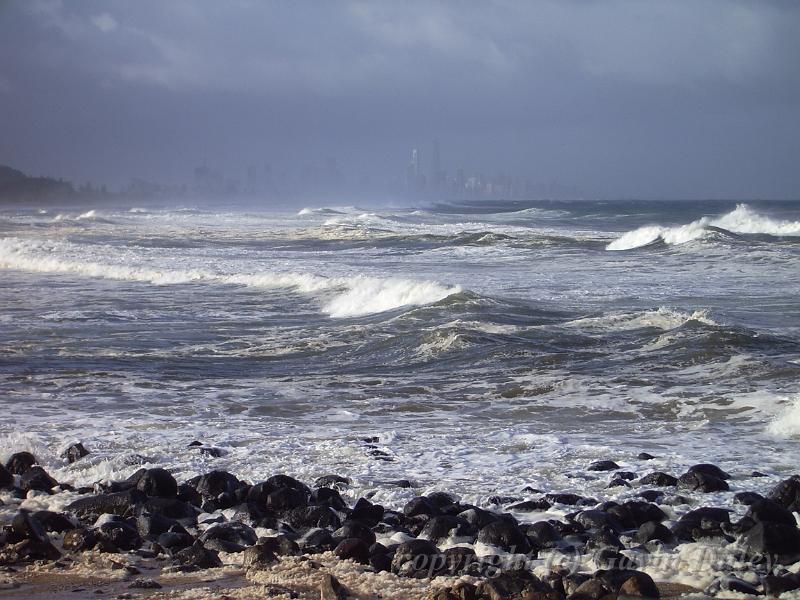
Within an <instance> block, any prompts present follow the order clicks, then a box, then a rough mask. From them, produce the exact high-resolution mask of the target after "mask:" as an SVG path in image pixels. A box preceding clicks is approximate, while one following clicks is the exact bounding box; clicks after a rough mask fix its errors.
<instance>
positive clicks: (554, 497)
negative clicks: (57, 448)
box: [0, 444, 800, 600]
mask: <svg viewBox="0 0 800 600" xmlns="http://www.w3.org/2000/svg"><path fill="white" fill-rule="evenodd" d="M87 454H88V452H87V450H86V449H85V448H84V447H83V446H82V445H80V444H75V445H73V446H71V447H70V448H68V449H67V450H66V451H65V452H64V454H63V460H64V461H67V462H69V463H72V462H75V461H79V460H82V459H84V457H85V456H86V455H87ZM652 458H653V457H652V456H650V455H648V454H644V453H642V454H640V455H639V456H638V457H636V460H637V461H638V464H639V465H641V471H640V472H634V471H630V470H623V469H621V468H620V467H619V465H617V464H616V463H615V462H613V461H611V460H603V461H597V462H594V463H592V464H589V465H583V466H582V468H583V469H585V471H586V472H588V473H607V474H608V476H609V489H614V488H621V489H625V490H632V491H635V492H636V493H635V496H633V497H628V498H627V499H624V500H622V499H620V500H619V501H615V500H602V499H597V498H589V497H584V496H581V495H579V494H575V493H568V492H564V491H563V490H548V489H534V488H531V487H526V488H525V489H523V490H520V495H519V496H518V497H516V496H515V497H511V496H509V497H491V498H489V502H488V503H487V504H486V505H485V506H475V505H471V504H468V503H464V502H462V501H460V499H459V498H457V497H456V496H454V495H452V494H449V493H447V491H437V492H432V493H427V494H425V495H419V496H416V497H414V498H413V499H411V500H410V501H408V502H407V503H406V504H405V505H404V506H396V507H385V506H381V505H379V504H375V503H373V502H372V501H370V499H369V498H365V497H357V498H356V497H352V496H353V495H352V494H349V493H348V490H349V488H350V483H351V482H350V481H349V479H348V478H347V477H346V476H345V475H346V474H330V475H324V476H321V477H319V478H318V479H316V481H313V482H312V481H308V482H301V481H298V480H297V479H295V478H293V477H290V476H288V475H285V474H276V475H274V476H272V477H269V478H268V479H266V480H265V481H259V482H248V481H242V480H240V479H238V478H237V477H236V475H234V474H232V473H229V472H227V471H222V470H214V471H210V472H207V473H205V474H203V475H199V476H196V477H193V478H191V479H188V480H186V481H181V482H179V481H177V480H176V478H175V477H174V476H173V474H172V473H170V472H169V471H168V470H166V469H163V468H158V467H155V468H141V469H139V470H138V471H136V472H135V473H133V474H132V475H131V476H130V477H128V478H126V479H124V480H121V481H102V482H98V483H96V484H94V485H93V486H87V487H77V488H76V487H73V486H72V485H70V484H69V483H68V482H58V481H56V480H55V479H54V478H53V477H52V476H51V475H50V474H49V473H48V472H47V470H46V469H45V468H43V467H42V466H40V465H39V464H38V461H37V458H36V457H35V456H34V455H33V454H31V453H29V452H17V453H15V454H13V455H12V456H11V457H10V458H9V460H8V461H7V462H6V464H5V465H4V466H2V465H0V515H2V521H1V522H0V524H1V525H2V526H3V529H2V533H0V572H1V574H0V595H3V596H4V597H9V598H38V597H41V598H44V597H47V598H51V599H52V598H59V597H64V598H76V597H92V598H97V597H113V598H138V597H147V598H202V597H208V598H225V597H227V598H264V597H274V598H322V599H324V600H335V599H343V598H347V597H352V598H364V599H366V598H387V599H388V598H427V599H435V600H534V599H547V600H560V599H562V598H567V599H570V600H600V599H601V598H603V599H609V600H611V599H613V598H623V597H646V598H659V597H662V598H665V597H672V596H677V595H681V594H702V595H706V596H718V597H737V598H739V597H742V595H748V596H750V595H752V596H758V595H770V596H782V597H792V596H793V595H795V594H800V574H799V572H800V529H798V526H797V514H798V512H800V477H797V476H795V477H790V478H788V479H785V480H783V481H780V482H779V483H778V484H777V485H775V486H773V487H772V488H771V490H770V491H769V492H768V493H766V494H764V495H761V494H759V493H756V492H754V491H746V490H743V491H739V492H737V493H735V494H733V495H732V496H731V498H732V500H731V502H730V503H729V504H728V505H716V504H719V503H716V504H715V503H714V502H707V501H705V500H704V498H719V496H718V495H717V494H716V493H717V492H723V491H729V490H730V484H729V481H731V480H732V478H731V476H730V475H729V474H728V473H726V472H724V471H723V470H722V469H720V468H719V467H717V466H715V465H713V464H697V465H695V466H693V467H691V468H689V469H688V470H687V471H686V472H685V473H674V474H670V473H664V472H659V471H653V470H652V469H648V468H647V464H648V461H649V460H650V459H652ZM759 475H760V474H759V473H753V474H752V475H751V477H755V478H757V477H758V476H759ZM391 485H395V486H401V487H409V488H413V483H412V482H410V481H395V482H392V483H391ZM796 590H797V591H796Z"/></svg>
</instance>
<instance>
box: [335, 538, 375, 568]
mask: <svg viewBox="0 0 800 600" xmlns="http://www.w3.org/2000/svg"><path fill="white" fill-rule="evenodd" d="M333 553H334V554H335V555H336V556H338V557H339V558H341V559H342V560H354V561H356V562H359V563H362V564H368V563H369V558H370V555H369V544H367V543H366V542H365V541H364V540H362V539H359V538H346V539H344V540H342V541H341V542H339V545H338V546H336V548H335V549H334V551H333Z"/></svg>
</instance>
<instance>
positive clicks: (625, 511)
mask: <svg viewBox="0 0 800 600" xmlns="http://www.w3.org/2000/svg"><path fill="white" fill-rule="evenodd" d="M608 512H609V513H610V514H612V515H614V516H616V517H617V518H618V519H620V520H621V521H627V522H630V523H631V527H630V528H631V529H635V528H637V527H639V526H640V525H642V524H643V523H647V522H648V521H657V522H658V523H660V522H661V521H664V520H666V518H667V515H666V513H664V511H663V510H661V509H660V508H659V507H658V506H656V505H655V504H651V503H649V502H641V501H639V500H629V501H628V502H626V503H625V504H623V505H621V506H620V507H616V508H611V509H609V510H608ZM623 515H625V517H624V518H623Z"/></svg>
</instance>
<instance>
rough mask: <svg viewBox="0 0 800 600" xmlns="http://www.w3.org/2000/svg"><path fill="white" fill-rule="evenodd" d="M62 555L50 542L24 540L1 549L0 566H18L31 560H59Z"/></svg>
mask: <svg viewBox="0 0 800 600" xmlns="http://www.w3.org/2000/svg"><path fill="white" fill-rule="evenodd" d="M59 558H61V553H60V552H59V551H58V550H56V548H55V546H53V544H51V543H50V542H49V541H46V542H39V541H36V540H32V539H26V540H22V541H21V542H17V543H16V544H8V545H6V546H5V547H3V548H2V549H0V564H7V565H10V564H16V563H19V562H26V561H31V560H58V559H59Z"/></svg>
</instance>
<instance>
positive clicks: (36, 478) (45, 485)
mask: <svg viewBox="0 0 800 600" xmlns="http://www.w3.org/2000/svg"><path fill="white" fill-rule="evenodd" d="M57 485H58V482H57V481H56V480H55V479H53V478H52V477H50V475H48V473H47V471H45V470H44V469H43V468H42V467H40V466H38V465H37V466H33V467H29V468H28V469H26V470H25V472H24V473H23V474H22V475H21V476H20V479H19V487H21V488H22V489H23V490H26V491H28V490H39V491H41V492H48V493H50V490H52V489H53V488H54V487H56V486H57Z"/></svg>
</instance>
